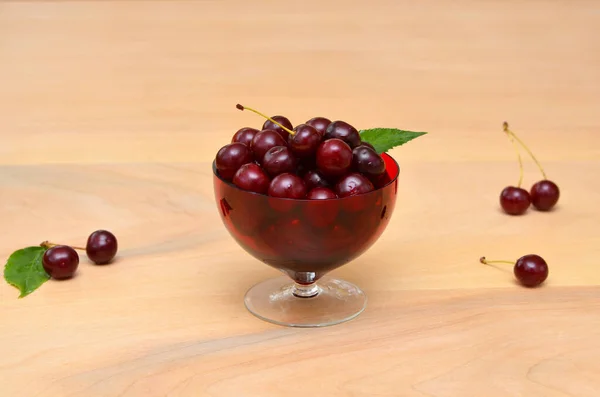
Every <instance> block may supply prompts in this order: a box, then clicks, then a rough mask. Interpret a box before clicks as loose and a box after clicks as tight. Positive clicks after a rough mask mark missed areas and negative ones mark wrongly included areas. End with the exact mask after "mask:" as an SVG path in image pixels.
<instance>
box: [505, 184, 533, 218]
mask: <svg viewBox="0 0 600 397" xmlns="http://www.w3.org/2000/svg"><path fill="white" fill-rule="evenodd" d="M530 204H531V198H530V197H529V193H528V192H527V190H525V189H522V188H520V187H515V186H507V187H505V188H504V189H503V190H502V192H501V193H500V206H501V207H502V209H503V210H504V212H506V213H507V214H510V215H521V214H524V213H525V211H527V208H529V205H530Z"/></svg>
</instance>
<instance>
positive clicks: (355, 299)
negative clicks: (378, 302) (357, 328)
mask: <svg viewBox="0 0 600 397" xmlns="http://www.w3.org/2000/svg"><path fill="white" fill-rule="evenodd" d="M244 303H245V305H246V308H247V309H248V310H249V311H250V312H251V313H252V314H254V315H255V316H256V317H258V318H260V319H262V320H265V321H268V322H270V323H274V324H278V325H284V326H288V327H325V326H328V325H335V324H339V323H343V322H344V321H348V320H351V319H353V318H355V317H356V316H358V315H359V314H360V313H362V311H363V310H364V309H365V307H366V305H367V296H366V295H365V293H364V292H363V291H362V290H361V289H360V288H358V287H357V286H356V285H354V284H352V283H349V282H347V281H344V280H339V279H336V278H332V277H328V276H323V277H322V278H321V279H319V280H318V281H317V282H316V283H315V284H310V285H299V284H296V283H295V282H294V281H293V280H291V279H290V278H289V277H287V276H282V277H277V278H272V279H268V280H265V281H263V282H260V283H258V284H256V285H255V286H253V287H252V288H250V289H249V290H248V292H247V293H246V296H245V297H244Z"/></svg>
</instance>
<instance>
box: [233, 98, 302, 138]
mask: <svg viewBox="0 0 600 397" xmlns="http://www.w3.org/2000/svg"><path fill="white" fill-rule="evenodd" d="M235 107H236V108H238V109H240V110H249V111H251V112H254V113H256V114H258V115H259V116H262V117H264V118H265V119H267V120H269V121H271V122H273V123H275V124H277V125H278V126H280V127H281V128H283V129H284V130H286V131H287V132H289V134H290V135H294V131H292V130H290V129H288V128H286V127H285V126H283V125H281V124H279V123H278V122H277V121H275V120H273V119H272V118H270V117H269V116H267V115H264V114H262V113H261V112H259V111H258V110H254V109H252V108H249V107H248V106H242V105H240V104H239V103H238V104H237V105H235Z"/></svg>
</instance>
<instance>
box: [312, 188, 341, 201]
mask: <svg viewBox="0 0 600 397" xmlns="http://www.w3.org/2000/svg"><path fill="white" fill-rule="evenodd" d="M306 198H307V199H309V200H328V199H334V198H337V194H335V192H334V191H333V190H331V189H329V188H327V187H316V188H314V189H312V190H310V191H309V192H308V194H307V195H306Z"/></svg>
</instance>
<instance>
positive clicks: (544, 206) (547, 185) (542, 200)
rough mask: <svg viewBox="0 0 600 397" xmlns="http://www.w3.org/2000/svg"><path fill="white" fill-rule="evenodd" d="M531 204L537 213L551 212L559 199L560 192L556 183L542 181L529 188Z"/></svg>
mask: <svg viewBox="0 0 600 397" xmlns="http://www.w3.org/2000/svg"><path fill="white" fill-rule="evenodd" d="M530 195H531V204H533V206H534V207H535V208H537V209H538V210H539V211H549V210H551V209H552V208H553V207H554V206H555V205H556V203H557V202H558V198H559V197H560V190H559V189H558V186H557V185H556V183H554V182H552V181H550V180H547V179H544V180H541V181H539V182H537V183H536V184H534V185H533V186H532V187H531V193H530Z"/></svg>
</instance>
